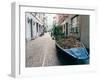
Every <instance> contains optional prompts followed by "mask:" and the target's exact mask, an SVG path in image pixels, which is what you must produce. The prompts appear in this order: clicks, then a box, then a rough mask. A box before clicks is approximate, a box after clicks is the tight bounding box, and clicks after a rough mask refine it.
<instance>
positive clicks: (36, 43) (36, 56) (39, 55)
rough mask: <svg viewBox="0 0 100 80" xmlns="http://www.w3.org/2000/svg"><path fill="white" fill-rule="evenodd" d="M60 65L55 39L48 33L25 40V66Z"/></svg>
mask: <svg viewBox="0 0 100 80" xmlns="http://www.w3.org/2000/svg"><path fill="white" fill-rule="evenodd" d="M55 65H60V62H59V60H58V57H57V54H56V48H55V40H52V38H51V37H50V35H49V33H45V34H44V35H43V36H41V37H38V38H36V39H35V40H31V41H28V42H26V67H40V66H55Z"/></svg>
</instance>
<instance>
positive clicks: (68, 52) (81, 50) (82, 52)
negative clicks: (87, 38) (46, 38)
mask: <svg viewBox="0 0 100 80" xmlns="http://www.w3.org/2000/svg"><path fill="white" fill-rule="evenodd" d="M56 47H57V51H58V52H59V53H61V54H63V55H65V56H66V57H67V58H68V59H77V60H87V59H89V54H88V52H87V50H86V48H85V47H84V45H83V44H82V47H78V48H70V49H64V48H62V47H60V46H59V44H57V43H56Z"/></svg>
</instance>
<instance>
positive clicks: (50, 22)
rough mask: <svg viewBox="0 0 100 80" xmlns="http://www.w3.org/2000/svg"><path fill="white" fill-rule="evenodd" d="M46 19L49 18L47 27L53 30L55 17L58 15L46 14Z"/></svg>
mask: <svg viewBox="0 0 100 80" xmlns="http://www.w3.org/2000/svg"><path fill="white" fill-rule="evenodd" d="M45 15H46V17H47V25H48V29H51V28H52V25H53V17H54V16H55V15H56V14H45Z"/></svg>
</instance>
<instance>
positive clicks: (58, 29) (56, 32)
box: [52, 25, 64, 40]
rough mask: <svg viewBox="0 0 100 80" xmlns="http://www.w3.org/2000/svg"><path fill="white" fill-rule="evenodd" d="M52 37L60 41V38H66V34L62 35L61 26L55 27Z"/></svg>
mask: <svg viewBox="0 0 100 80" xmlns="http://www.w3.org/2000/svg"><path fill="white" fill-rule="evenodd" d="M52 35H53V36H54V38H55V39H56V40H59V39H60V38H62V37H63V36H64V33H62V29H61V26H55V25H54V26H53V29H52Z"/></svg>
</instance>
